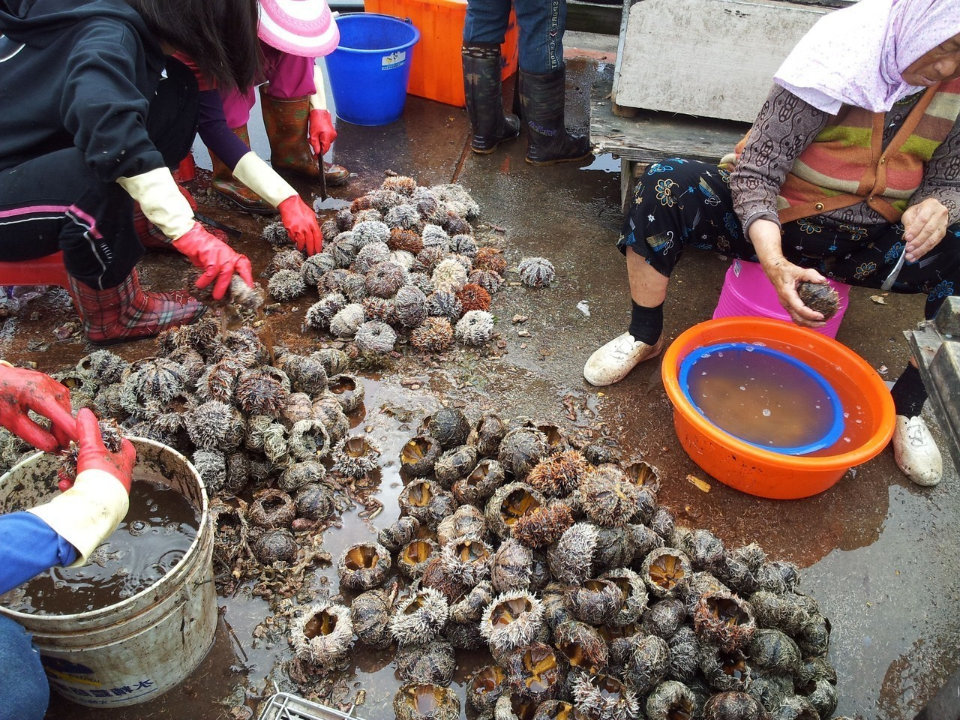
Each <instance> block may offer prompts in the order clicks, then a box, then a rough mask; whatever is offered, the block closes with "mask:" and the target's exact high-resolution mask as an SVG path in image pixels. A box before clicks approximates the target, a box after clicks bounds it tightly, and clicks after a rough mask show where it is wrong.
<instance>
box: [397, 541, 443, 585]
mask: <svg viewBox="0 0 960 720" xmlns="http://www.w3.org/2000/svg"><path fill="white" fill-rule="evenodd" d="M439 552H440V548H439V547H438V546H437V543H436V542H434V541H433V540H431V539H429V538H416V539H414V540H411V541H410V542H408V543H406V544H405V545H404V546H403V547H402V548H401V549H400V551H399V552H398V553H397V567H398V568H399V569H400V572H401V573H402V574H403V575H404V576H406V577H408V578H410V579H412V580H416V579H418V578H419V577H420V576H421V575H423V573H424V571H425V570H426V569H427V566H428V565H429V564H430V563H431V562H432V561H433V560H434V559H436V558H437V556H438V555H439Z"/></svg>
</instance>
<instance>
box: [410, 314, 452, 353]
mask: <svg viewBox="0 0 960 720" xmlns="http://www.w3.org/2000/svg"><path fill="white" fill-rule="evenodd" d="M410 342H411V343H413V346H414V347H415V348H417V350H420V351H421V352H430V353H439V352H444V351H445V350H448V349H449V348H450V345H451V344H453V326H452V325H451V324H450V321H449V320H448V319H447V318H445V317H428V318H427V319H426V320H424V321H423V324H422V325H421V326H420V327H418V328H416V329H415V330H414V331H413V333H412V334H411V337H410Z"/></svg>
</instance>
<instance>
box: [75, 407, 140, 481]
mask: <svg viewBox="0 0 960 720" xmlns="http://www.w3.org/2000/svg"><path fill="white" fill-rule="evenodd" d="M77 435H78V436H79V437H78V440H77V444H79V445H80V453H79V454H78V455H77V475H78V476H79V475H80V474H81V473H82V472H83V471H84V470H103V471H104V472H105V473H107V474H109V475H112V476H113V477H115V478H116V479H117V480H118V481H119V482H120V484H121V485H123V487H124V488H125V489H126V491H127V493H129V492H130V483H131V482H132V480H133V466H134V464H135V463H136V462H137V451H136V450H134V449H133V445H131V444H130V441H129V440H127V439H126V438H124V439H123V442H122V444H121V447H120V452H115V453H112V452H110V451H109V450H107V448H106V447H104V444H103V438H102V437H101V435H100V426H99V425H98V424H97V416H96V415H94V414H93V411H92V410H90V409H89V408H83V409H82V410H81V411H80V412H79V413H77Z"/></svg>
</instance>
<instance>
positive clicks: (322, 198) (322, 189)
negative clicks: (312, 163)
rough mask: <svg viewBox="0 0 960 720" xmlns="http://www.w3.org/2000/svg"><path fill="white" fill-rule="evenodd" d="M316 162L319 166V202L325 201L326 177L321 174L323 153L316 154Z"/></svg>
mask: <svg viewBox="0 0 960 720" xmlns="http://www.w3.org/2000/svg"><path fill="white" fill-rule="evenodd" d="M317 164H318V165H319V166H320V202H326V200H327V177H326V175H324V174H323V155H317Z"/></svg>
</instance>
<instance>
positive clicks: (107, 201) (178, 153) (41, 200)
mask: <svg viewBox="0 0 960 720" xmlns="http://www.w3.org/2000/svg"><path fill="white" fill-rule="evenodd" d="M198 113H199V91H198V89H197V81H196V79H195V78H194V76H193V73H192V72H191V71H190V70H189V69H188V68H187V67H186V66H184V65H183V64H182V63H180V62H177V61H169V62H168V63H167V71H166V77H165V78H163V79H162V80H161V81H160V83H159V85H158V86H157V93H156V95H155V97H154V98H153V101H152V102H151V103H150V111H149V114H148V116H147V134H148V135H149V137H150V139H151V140H152V141H153V144H154V145H155V146H156V148H157V150H158V151H159V152H160V154H161V155H163V159H164V163H165V164H166V165H167V167H169V168H171V169H175V168H176V167H177V166H178V165H179V164H180V161H181V160H183V158H185V157H186V156H187V153H188V152H189V151H190V147H191V145H192V144H193V139H194V137H195V136H196V132H197V120H198ZM133 204H134V203H133V199H132V198H131V197H130V196H129V195H128V194H127V193H126V191H125V190H124V189H123V188H122V187H120V185H119V184H117V183H115V182H102V181H101V180H99V179H97V177H96V176H95V175H94V173H93V170H92V169H91V168H90V167H89V166H88V165H87V164H86V162H85V160H84V157H83V153H82V152H81V151H80V150H79V149H77V148H75V147H71V148H65V149H62V150H55V151H52V152H50V153H48V154H46V155H41V156H39V157H36V158H33V159H31V160H28V161H26V162H24V163H21V164H20V165H17V166H15V167H12V168H9V169H7V170H4V171H2V172H0V259H2V260H4V261H7V262H18V261H23V260H35V259H37V258H40V257H44V256H46V255H52V254H53V253H55V252H57V251H58V250H62V251H63V260H64V264H65V265H66V268H67V272H68V273H69V274H70V275H71V276H73V277H74V278H76V279H77V280H79V281H80V282H82V283H84V284H85V285H88V286H90V287H92V288H96V289H101V290H105V289H108V288H112V287H116V286H117V285H119V284H120V283H121V282H123V281H124V280H125V279H126V278H127V277H128V276H129V275H130V272H131V271H132V270H133V268H134V266H135V265H136V264H137V261H139V260H140V258H141V257H142V256H143V246H142V245H141V244H140V241H139V239H137V234H136V232H135V231H134V227H133Z"/></svg>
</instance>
